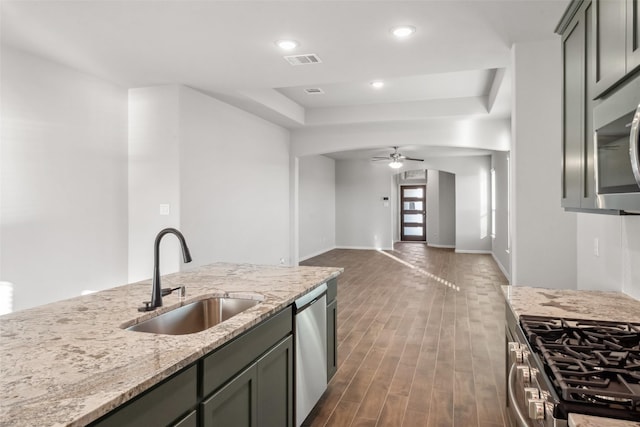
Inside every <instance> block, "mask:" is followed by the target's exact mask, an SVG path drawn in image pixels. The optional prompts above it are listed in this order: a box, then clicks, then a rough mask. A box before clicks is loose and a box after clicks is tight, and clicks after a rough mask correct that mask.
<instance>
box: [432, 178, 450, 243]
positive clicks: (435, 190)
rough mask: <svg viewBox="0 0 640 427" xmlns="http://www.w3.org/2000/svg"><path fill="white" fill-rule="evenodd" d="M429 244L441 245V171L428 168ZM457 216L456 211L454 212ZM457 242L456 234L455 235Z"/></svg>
mask: <svg viewBox="0 0 640 427" xmlns="http://www.w3.org/2000/svg"><path fill="white" fill-rule="evenodd" d="M454 191H455V189H454ZM426 207H427V244H429V245H432V246H440V171H437V170H434V169H429V170H427V206H426ZM454 217H455V213H454ZM454 242H455V236H454Z"/></svg>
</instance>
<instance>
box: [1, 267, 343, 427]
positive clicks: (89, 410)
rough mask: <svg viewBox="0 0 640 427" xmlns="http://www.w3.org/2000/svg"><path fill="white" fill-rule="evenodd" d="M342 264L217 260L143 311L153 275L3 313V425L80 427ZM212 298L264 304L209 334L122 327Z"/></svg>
mask: <svg viewBox="0 0 640 427" xmlns="http://www.w3.org/2000/svg"><path fill="white" fill-rule="evenodd" d="M342 271H343V269H341V268H326V267H272V266H256V265H244V264H241V265H238V264H225V263H218V264H212V265H209V266H204V267H200V268H198V269H196V270H193V271H189V272H184V273H175V274H171V275H167V276H163V277H162V286H163V287H169V286H171V287H176V286H179V285H184V286H186V288H187V297H186V298H185V300H184V301H182V302H181V301H180V298H179V296H178V295H177V294H178V293H177V292H174V294H172V295H169V296H166V297H164V298H163V302H164V306H163V307H161V308H158V309H157V310H156V311H153V312H148V313H140V312H138V310H137V308H138V306H140V305H141V302H142V301H148V300H149V299H150V296H151V280H147V281H143V282H139V283H134V284H130V285H125V286H120V287H117V288H112V289H108V290H105V291H101V292H98V293H95V294H91V295H87V296H82V297H78V298H73V299H69V300H65V301H60V302H56V303H52V304H47V305H43V306H40V307H36V308H32V309H28V310H23V311H19V312H16V313H12V314H8V315H4V316H0V426H12V427H13V426H16V427H17V426H36V425H37V426H82V425H86V424H88V423H90V422H92V421H94V420H96V419H98V418H99V417H101V416H102V415H104V414H106V413H107V412H109V411H111V410H112V409H114V408H116V407H117V406H120V405H121V404H122V403H124V402H126V401H128V400H130V399H131V398H132V397H134V396H137V395H138V394H140V393H142V392H143V391H145V390H147V389H149V388H150V387H152V386H153V385H155V384H157V383H158V382H160V381H162V380H163V379H165V378H167V377H169V376H171V375H172V374H174V373H176V372H177V371H179V370H180V369H182V368H183V367H185V366H187V365H189V364H190V363H192V362H194V361H196V360H197V359H199V358H201V357H202V356H204V355H206V354H207V353H209V352H211V351H212V350H214V349H215V348H217V347H219V346H220V345H222V344H224V343H225V342H227V341H229V340H230V339H232V338H234V337H236V336H238V335H239V334H241V333H242V332H244V331H246V330H247V329H249V328H251V327H252V326H254V325H256V324H258V323H260V322H261V321H263V320H265V319H266V318H267V317H269V316H271V315H273V314H275V313H276V312H277V311H279V310H281V309H282V308H284V307H286V306H288V305H289V304H291V303H292V302H293V301H294V300H295V299H297V298H298V297H300V296H302V295H304V294H306V293H308V292H309V291H311V290H312V289H313V288H315V287H317V286H318V285H320V284H322V283H324V282H325V281H327V280H329V279H331V278H334V277H337V276H338V275H340V274H341V273H342ZM210 296H235V297H247V298H256V299H260V298H264V300H263V301H262V302H261V303H260V304H258V305H256V306H254V307H252V308H250V309H248V310H246V311H244V312H242V313H240V314H238V315H236V316H234V317H232V318H231V319H228V320H227V321H225V322H223V323H221V324H219V325H216V326H214V327H212V328H210V329H207V330H205V331H202V332H199V333H195V334H189V335H175V336H171V335H156V334H149V333H141V332H131V331H126V330H124V329H122V328H121V327H122V326H130V325H131V324H134V323H138V322H140V321H143V320H146V319H148V318H150V317H154V316H156V315H157V314H159V313H162V312H165V311H169V310H171V309H173V308H176V307H179V306H180V305H184V304H188V303H190V302H193V301H195V300H199V299H203V298H206V297H210Z"/></svg>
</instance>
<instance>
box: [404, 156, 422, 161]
mask: <svg viewBox="0 0 640 427" xmlns="http://www.w3.org/2000/svg"><path fill="white" fill-rule="evenodd" d="M404 159H405V160H411V161H414V162H424V159H414V158H413V157H405V158H404Z"/></svg>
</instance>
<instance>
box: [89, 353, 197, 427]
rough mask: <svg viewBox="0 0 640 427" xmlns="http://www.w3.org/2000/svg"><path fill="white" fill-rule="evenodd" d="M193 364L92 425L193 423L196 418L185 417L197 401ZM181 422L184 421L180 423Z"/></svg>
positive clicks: (185, 426)
mask: <svg viewBox="0 0 640 427" xmlns="http://www.w3.org/2000/svg"><path fill="white" fill-rule="evenodd" d="M197 378H198V376H197V366H195V365H194V366H191V367H190V368H188V369H186V370H184V371H182V372H180V373H178V374H176V375H174V376H173V377H171V378H170V379H168V380H167V381H164V382H163V383H161V384H159V385H157V386H156V387H154V388H153V389H151V390H150V391H148V392H146V393H144V394H142V395H141V396H140V397H138V398H136V399H134V400H132V401H131V402H128V403H125V404H124V405H123V406H121V407H120V408H118V409H116V410H115V411H113V412H111V413H109V414H107V415H106V416H104V417H103V418H101V419H99V420H98V421H96V422H95V423H93V424H92V425H93V426H99V427H128V426H131V427H134V426H143V425H148V426H173V425H179V426H181V427H187V426H192V427H193V426H195V424H193V422H195V421H196V417H191V418H189V416H187V417H186V418H183V417H184V415H185V414H187V413H189V411H193V409H195V406H196V405H197V402H198V395H197V390H198V389H197V384H198V380H197ZM183 423H184V424H183Z"/></svg>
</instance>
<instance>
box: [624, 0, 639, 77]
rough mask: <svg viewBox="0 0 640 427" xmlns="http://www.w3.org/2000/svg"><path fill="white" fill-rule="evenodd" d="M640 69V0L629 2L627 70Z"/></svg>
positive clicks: (630, 0)
mask: <svg viewBox="0 0 640 427" xmlns="http://www.w3.org/2000/svg"><path fill="white" fill-rule="evenodd" d="M636 67H640V0H627V70H633V69H634V68H636Z"/></svg>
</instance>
